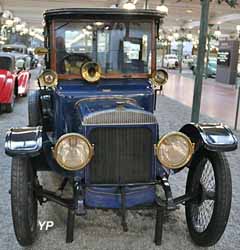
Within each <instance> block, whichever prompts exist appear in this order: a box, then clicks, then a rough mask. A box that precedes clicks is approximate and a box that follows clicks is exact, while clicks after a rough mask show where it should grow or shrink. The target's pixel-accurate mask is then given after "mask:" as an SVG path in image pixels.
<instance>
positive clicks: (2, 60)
mask: <svg viewBox="0 0 240 250" xmlns="http://www.w3.org/2000/svg"><path fill="white" fill-rule="evenodd" d="M11 66H12V60H11V58H9V57H0V69H4V70H12V67H11Z"/></svg>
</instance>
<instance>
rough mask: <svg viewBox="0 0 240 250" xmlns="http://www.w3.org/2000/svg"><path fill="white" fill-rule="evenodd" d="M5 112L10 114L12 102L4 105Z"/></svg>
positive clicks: (12, 106) (12, 107)
mask: <svg viewBox="0 0 240 250" xmlns="http://www.w3.org/2000/svg"><path fill="white" fill-rule="evenodd" d="M4 108H5V112H6V113H12V112H13V109H14V101H13V102H12V103H8V104H4Z"/></svg>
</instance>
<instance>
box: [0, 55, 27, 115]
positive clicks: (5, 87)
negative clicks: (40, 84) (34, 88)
mask: <svg viewBox="0 0 240 250" xmlns="http://www.w3.org/2000/svg"><path fill="white" fill-rule="evenodd" d="M29 79H30V73H29V71H28V65H27V60H26V58H25V56H24V55H22V54H17V53H5V52H1V53H0V110H1V112H2V111H5V112H8V113H10V112H12V111H13V107H14V101H15V97H16V96H26V95H27V91H28V81H29Z"/></svg>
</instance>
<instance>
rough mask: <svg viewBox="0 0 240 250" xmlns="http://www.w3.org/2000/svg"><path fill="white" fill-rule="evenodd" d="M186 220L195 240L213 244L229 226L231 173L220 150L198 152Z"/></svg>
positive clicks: (192, 169)
mask: <svg viewBox="0 0 240 250" xmlns="http://www.w3.org/2000/svg"><path fill="white" fill-rule="evenodd" d="M186 193H187V194H190V195H191V196H192V197H193V199H191V200H190V201H188V202H186V219H187V225H188V229H189V232H190V235H191V238H192V239H193V241H194V242H195V243H196V244H198V245H200V246H212V245H214V244H215V243H216V242H217V241H218V240H219V239H220V237H221V236H222V234H223V232H224V230H225V227H226V225H227V221H228V217H229V213H230V208H231V199H232V182H231V173H230V169H229V166H228V162H227V159H226V158H225V156H224V155H223V154H221V153H218V152H210V151H203V152H202V153H199V154H198V155H197V156H196V157H195V159H193V162H192V164H191V166H190V168H189V173H188V179H187V186H186Z"/></svg>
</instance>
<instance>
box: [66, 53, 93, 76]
mask: <svg viewBox="0 0 240 250" xmlns="http://www.w3.org/2000/svg"><path fill="white" fill-rule="evenodd" d="M89 61H92V59H91V58H90V57H89V56H88V55H86V54H84V53H71V54H68V55H66V56H64V57H63V58H62V63H65V68H66V69H65V70H66V71H70V72H71V73H76V74H78V73H80V68H81V66H82V65H83V64H84V63H86V62H89ZM67 68H68V70H67Z"/></svg>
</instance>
